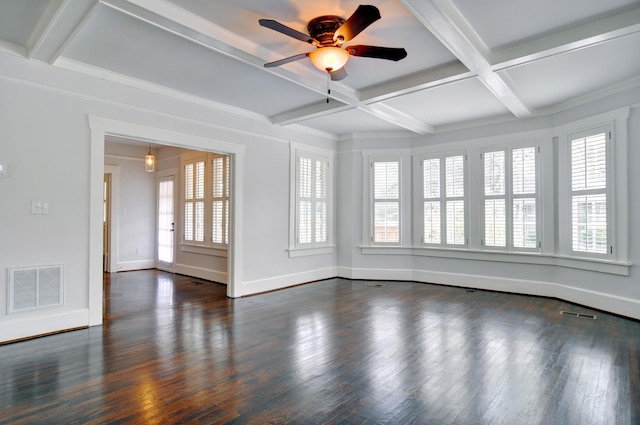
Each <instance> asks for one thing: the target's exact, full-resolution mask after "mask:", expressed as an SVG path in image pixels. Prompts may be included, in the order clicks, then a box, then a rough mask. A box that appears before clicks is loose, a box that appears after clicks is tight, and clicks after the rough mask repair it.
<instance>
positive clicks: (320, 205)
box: [316, 202, 327, 242]
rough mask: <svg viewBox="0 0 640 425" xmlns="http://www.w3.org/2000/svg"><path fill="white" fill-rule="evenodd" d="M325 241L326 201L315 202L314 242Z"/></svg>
mask: <svg viewBox="0 0 640 425" xmlns="http://www.w3.org/2000/svg"><path fill="white" fill-rule="evenodd" d="M326 241H327V203H326V202H316V242H326Z"/></svg>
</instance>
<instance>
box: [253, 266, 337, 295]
mask: <svg viewBox="0 0 640 425" xmlns="http://www.w3.org/2000/svg"><path fill="white" fill-rule="evenodd" d="M337 275H338V270H337V269H336V267H327V268H324V269H316V270H308V271H305V272H301V273H293V274H288V275H283V276H275V277H270V278H266V279H257V280H252V281H249V282H242V285H241V288H242V289H241V292H240V296H243V295H252V294H259V293H261V292H269V291H275V290H276V289H282V288H287V287H289V286H294V285H299V284H301V283H306V282H313V281H316V280H322V279H330V278H332V277H336V276H337Z"/></svg>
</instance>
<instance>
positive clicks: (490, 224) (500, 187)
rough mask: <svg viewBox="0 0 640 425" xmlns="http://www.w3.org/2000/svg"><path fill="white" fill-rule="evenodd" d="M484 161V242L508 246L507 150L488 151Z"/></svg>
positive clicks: (497, 245) (491, 244) (484, 155)
mask: <svg viewBox="0 0 640 425" xmlns="http://www.w3.org/2000/svg"><path fill="white" fill-rule="evenodd" d="M483 162H484V196H485V200H484V244H485V246H495V247H506V246H507V210H506V186H505V182H506V161H505V151H495V152H486V153H484V154H483Z"/></svg>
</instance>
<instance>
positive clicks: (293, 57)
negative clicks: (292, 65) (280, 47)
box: [264, 53, 309, 68]
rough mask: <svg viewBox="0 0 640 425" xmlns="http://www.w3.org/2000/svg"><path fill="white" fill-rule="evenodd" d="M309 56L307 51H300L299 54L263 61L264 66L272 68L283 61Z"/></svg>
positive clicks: (283, 62)
mask: <svg viewBox="0 0 640 425" xmlns="http://www.w3.org/2000/svg"><path fill="white" fill-rule="evenodd" d="M307 56H309V53H300V54H299V55H294V56H289V57H288V58H284V59H280V60H277V61H273V62H269V63H265V64H264V67H265V68H274V67H276V66H280V65H284V64H285V63H289V62H294V61H297V60H300V59H303V58H306V57H307Z"/></svg>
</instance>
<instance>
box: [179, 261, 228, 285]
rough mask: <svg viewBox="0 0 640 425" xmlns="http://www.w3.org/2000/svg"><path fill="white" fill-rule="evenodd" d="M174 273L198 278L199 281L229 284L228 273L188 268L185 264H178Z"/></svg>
mask: <svg viewBox="0 0 640 425" xmlns="http://www.w3.org/2000/svg"><path fill="white" fill-rule="evenodd" d="M173 272H174V273H178V274H183V275H186V276H192V277H197V278H198V279H205V280H210V281H212V282H218V283H224V284H226V283H227V273H226V272H221V271H217V270H211V269H205V268H202V267H194V266H188V265H185V264H176V265H175V266H174V267H173Z"/></svg>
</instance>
